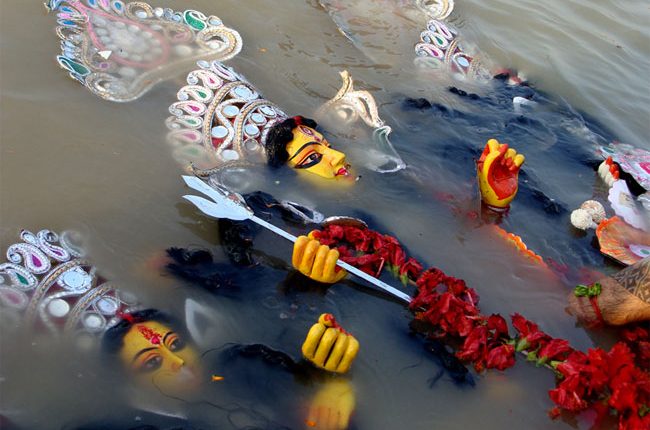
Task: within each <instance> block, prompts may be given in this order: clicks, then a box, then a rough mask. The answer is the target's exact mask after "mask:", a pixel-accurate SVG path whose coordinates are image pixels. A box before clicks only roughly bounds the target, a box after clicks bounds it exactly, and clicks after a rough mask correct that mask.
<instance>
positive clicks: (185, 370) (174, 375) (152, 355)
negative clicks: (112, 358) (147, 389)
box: [120, 321, 200, 393]
mask: <svg viewBox="0 0 650 430" xmlns="http://www.w3.org/2000/svg"><path fill="white" fill-rule="evenodd" d="M120 359H121V360H122V363H123V364H124V366H125V367H126V368H127V369H128V370H130V371H131V372H132V374H133V375H134V376H135V377H136V378H137V379H138V382H142V383H146V382H148V383H153V385H155V386H156V387H157V388H159V389H160V390H162V391H163V392H166V393H171V392H173V393H179V392H181V393H182V392H188V391H192V390H194V389H195V388H197V387H198V386H199V382H200V369H199V360H198V354H197V352H196V350H195V349H194V347H193V346H191V345H190V344H187V343H186V340H185V339H182V338H181V335H179V334H178V333H175V332H174V331H173V330H172V329H171V328H170V327H168V326H166V325H164V324H161V323H159V322H157V321H146V322H142V323H138V324H134V325H133V326H132V327H131V328H130V330H129V331H128V332H127V333H126V336H124V346H123V347H122V349H121V351H120Z"/></svg>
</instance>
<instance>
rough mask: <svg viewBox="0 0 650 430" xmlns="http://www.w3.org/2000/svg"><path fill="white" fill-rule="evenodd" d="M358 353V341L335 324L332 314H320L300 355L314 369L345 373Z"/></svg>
mask: <svg viewBox="0 0 650 430" xmlns="http://www.w3.org/2000/svg"><path fill="white" fill-rule="evenodd" d="M358 352H359V341H357V340H356V339H355V338H354V336H352V335H351V334H350V333H347V332H346V331H345V330H343V329H342V328H341V326H339V325H338V324H337V323H336V320H335V319H334V316H333V315H332V314H322V315H321V316H320V317H319V318H318V322H317V323H316V324H314V325H313V326H312V327H311V329H310V330H309V333H307V338H306V339H305V342H304V343H303V344H302V355H303V357H305V358H306V359H307V360H309V361H310V362H311V363H313V364H314V365H315V366H316V367H319V368H321V369H325V370H328V371H330V372H335V373H346V372H347V371H348V370H350V366H352V362H353V361H354V359H355V357H356V356H357V353H358Z"/></svg>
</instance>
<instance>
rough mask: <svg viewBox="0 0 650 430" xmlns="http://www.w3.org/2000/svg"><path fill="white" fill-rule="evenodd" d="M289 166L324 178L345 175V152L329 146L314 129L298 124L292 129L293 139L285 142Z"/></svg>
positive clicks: (346, 173)
mask: <svg viewBox="0 0 650 430" xmlns="http://www.w3.org/2000/svg"><path fill="white" fill-rule="evenodd" d="M287 152H288V153H289V160H288V164H289V166H291V167H293V168H294V169H302V170H306V171H309V172H311V173H315V174H317V175H319V176H322V177H324V178H334V177H337V176H347V175H348V170H347V167H348V166H347V165H346V164H345V154H343V153H342V152H339V151H335V150H334V149H332V148H330V144H329V142H328V141H327V139H325V138H324V137H323V135H322V134H320V133H319V132H317V131H316V130H314V129H312V128H309V127H306V126H303V125H299V126H298V127H296V128H295V129H294V130H293V140H292V141H291V142H289V143H288V144H287Z"/></svg>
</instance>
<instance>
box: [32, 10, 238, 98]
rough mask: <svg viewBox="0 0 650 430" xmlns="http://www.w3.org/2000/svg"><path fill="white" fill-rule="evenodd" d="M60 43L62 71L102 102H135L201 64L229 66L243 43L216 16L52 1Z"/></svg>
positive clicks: (236, 34)
mask: <svg viewBox="0 0 650 430" xmlns="http://www.w3.org/2000/svg"><path fill="white" fill-rule="evenodd" d="M45 6H46V8H47V9H48V10H49V11H53V12H56V17H57V24H58V26H57V27H56V33H57V35H58V36H59V39H61V54H60V55H58V56H57V61H58V63H59V65H60V66H61V67H62V68H63V69H65V70H67V71H68V73H69V75H70V77H71V78H73V79H75V80H77V81H79V82H80V83H81V84H82V85H84V86H85V87H86V88H88V89H89V90H90V91H91V92H93V93H94V94H96V95H97V96H99V97H101V98H103V99H106V100H110V101H114V102H128V101H132V100H135V99H137V98H139V97H140V96H142V95H143V94H144V93H146V92H147V91H149V90H150V89H151V88H152V87H153V86H154V85H156V84H157V83H159V82H162V81H164V80H167V79H170V78H172V77H174V76H175V75H177V74H178V73H179V72H181V71H183V70H186V69H187V68H189V67H191V65H192V64H193V63H194V62H196V61H197V60H198V59H201V58H203V59H207V60H221V61H224V60H227V59H230V58H232V57H234V56H235V55H237V54H238V53H239V51H241V48H242V40H241V37H240V35H239V33H237V32H236V31H235V30H233V29H231V28H228V27H226V26H224V24H223V22H222V21H221V19H219V18H218V17H216V16H213V15H210V16H206V15H204V14H203V13H201V12H199V11H196V10H186V11H184V12H175V11H173V10H172V9H169V8H162V7H156V8H154V7H152V6H150V5H149V4H147V3H144V2H138V1H136V2H124V1H121V0H49V1H48V2H47V3H46V4H45Z"/></svg>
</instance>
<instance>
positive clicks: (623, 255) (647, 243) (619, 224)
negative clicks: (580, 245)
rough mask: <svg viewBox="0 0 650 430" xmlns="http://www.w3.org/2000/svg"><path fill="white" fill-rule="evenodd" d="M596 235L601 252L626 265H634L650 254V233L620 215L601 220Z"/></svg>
mask: <svg viewBox="0 0 650 430" xmlns="http://www.w3.org/2000/svg"><path fill="white" fill-rule="evenodd" d="M596 236H597V237H598V242H599V243H600V252H602V253H603V254H605V255H607V256H608V257H611V258H613V259H615V260H616V261H618V262H620V263H622V264H624V265H632V264H634V263H637V262H639V261H641V260H642V259H644V258H647V257H649V256H650V234H649V233H646V232H645V231H643V230H639V229H637V228H634V227H632V226H631V225H629V224H627V223H626V222H625V221H623V220H622V219H621V218H619V217H616V216H615V217H612V218H610V219H607V220H605V221H603V222H601V223H600V225H598V228H597V229H596Z"/></svg>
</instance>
